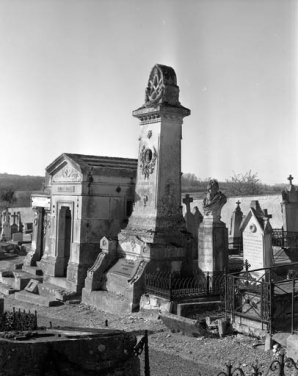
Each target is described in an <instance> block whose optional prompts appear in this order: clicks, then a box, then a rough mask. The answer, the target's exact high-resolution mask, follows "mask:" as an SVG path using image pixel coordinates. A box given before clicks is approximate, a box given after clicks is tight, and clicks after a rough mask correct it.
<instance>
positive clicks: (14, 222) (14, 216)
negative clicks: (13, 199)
mask: <svg viewBox="0 0 298 376" xmlns="http://www.w3.org/2000/svg"><path fill="white" fill-rule="evenodd" d="M12 218H13V224H14V225H15V224H16V218H18V214H17V213H16V212H13V214H12Z"/></svg>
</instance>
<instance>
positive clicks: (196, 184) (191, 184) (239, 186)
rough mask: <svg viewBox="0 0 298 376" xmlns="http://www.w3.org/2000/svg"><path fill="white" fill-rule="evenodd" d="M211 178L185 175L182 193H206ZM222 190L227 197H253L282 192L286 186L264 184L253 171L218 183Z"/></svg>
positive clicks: (235, 174) (234, 174)
mask: <svg viewBox="0 0 298 376" xmlns="http://www.w3.org/2000/svg"><path fill="white" fill-rule="evenodd" d="M209 180H211V178H210V177H209V178H206V179H198V178H197V176H196V175H195V174H193V173H185V174H183V175H182V177H181V190H182V192H183V193H184V192H198V193H203V192H204V193H205V191H206V188H207V185H208V182H209ZM218 183H219V187H220V190H221V191H222V192H223V193H224V194H225V195H226V196H227V197H232V196H252V195H261V194H273V193H279V192H281V191H282V190H283V189H284V187H285V186H286V184H275V185H267V184H262V182H261V181H260V179H259V178H258V174H257V173H253V172H252V171H251V170H250V171H248V172H246V173H235V172H233V174H232V176H231V177H230V178H229V179H226V181H222V182H218Z"/></svg>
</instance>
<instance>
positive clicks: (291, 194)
mask: <svg viewBox="0 0 298 376" xmlns="http://www.w3.org/2000/svg"><path fill="white" fill-rule="evenodd" d="M293 179H294V178H293V177H292V175H290V176H289V177H288V180H289V182H290V184H289V185H288V186H287V187H286V189H285V190H283V191H282V203H281V211H282V217H283V228H284V230H285V231H290V232H298V191H297V190H296V188H295V186H294V185H293V184H292V180H293Z"/></svg>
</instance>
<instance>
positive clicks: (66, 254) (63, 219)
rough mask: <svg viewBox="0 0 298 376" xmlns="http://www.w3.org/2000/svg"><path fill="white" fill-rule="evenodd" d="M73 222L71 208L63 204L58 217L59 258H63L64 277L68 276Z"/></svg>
mask: <svg viewBox="0 0 298 376" xmlns="http://www.w3.org/2000/svg"><path fill="white" fill-rule="evenodd" d="M71 223H72V218H71V210H70V208H69V207H68V206H61V208H60V210H59V219H58V234H57V235H58V236H57V258H58V259H61V264H62V265H61V270H63V277H66V271H67V265H68V262H69V258H70V247H71V229H72V228H71V227H72V226H71ZM62 266H63V267H62Z"/></svg>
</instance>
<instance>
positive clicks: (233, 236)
mask: <svg viewBox="0 0 298 376" xmlns="http://www.w3.org/2000/svg"><path fill="white" fill-rule="evenodd" d="M236 204H237V207H236V209H235V210H234V212H233V214H232V217H231V224H230V231H229V249H230V251H231V252H232V253H233V254H239V253H240V252H241V251H242V234H241V232H240V225H241V221H242V218H243V213H242V211H241V209H240V201H239V200H238V201H237V202H236Z"/></svg>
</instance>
